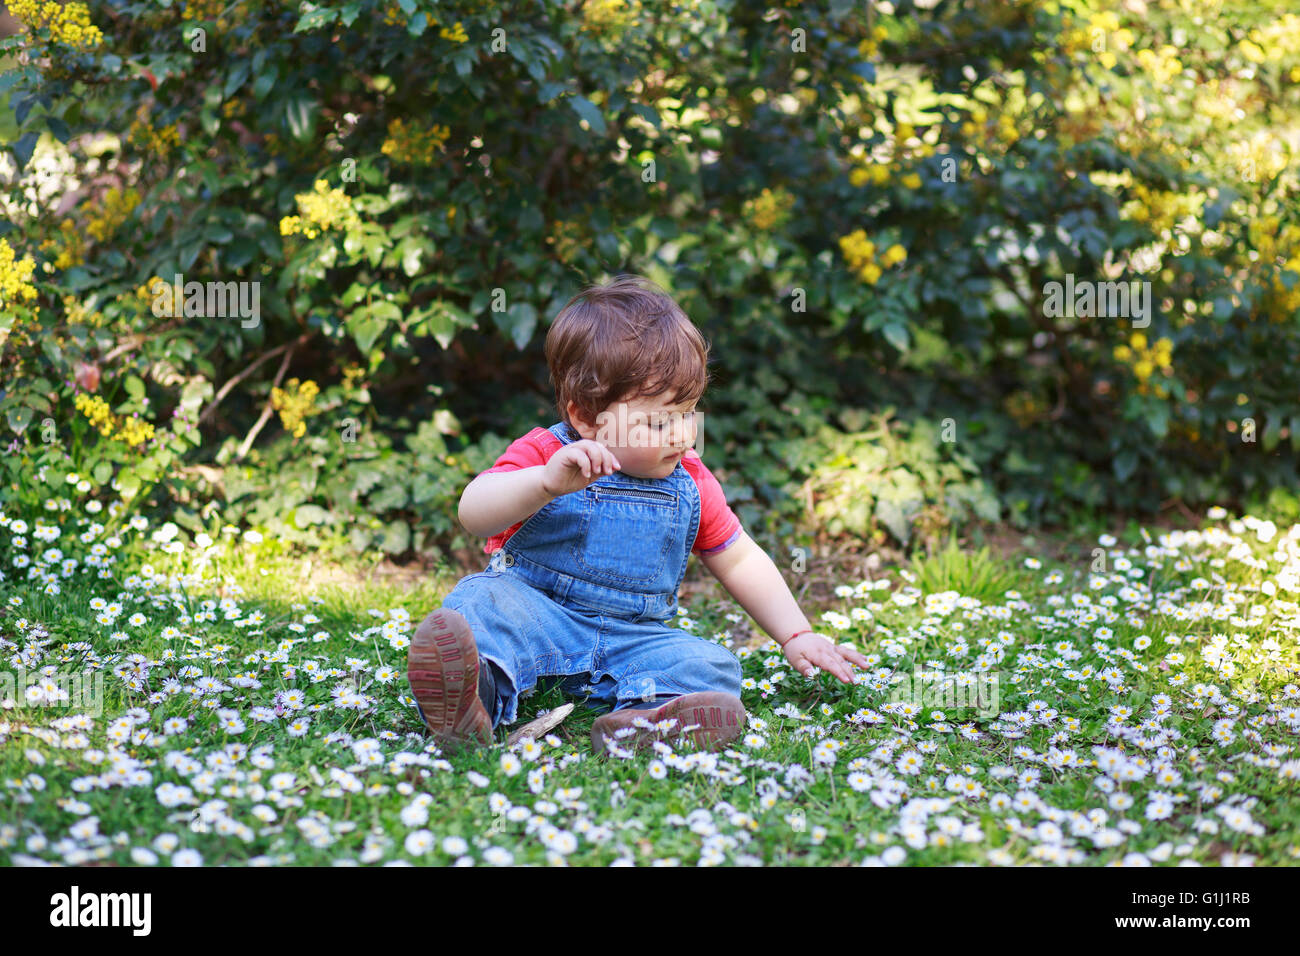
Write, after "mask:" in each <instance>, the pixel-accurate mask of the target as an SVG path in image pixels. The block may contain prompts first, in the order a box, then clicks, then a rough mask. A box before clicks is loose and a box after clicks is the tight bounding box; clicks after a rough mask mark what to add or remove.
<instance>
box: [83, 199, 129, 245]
mask: <svg viewBox="0 0 1300 956" xmlns="http://www.w3.org/2000/svg"><path fill="white" fill-rule="evenodd" d="M138 205H140V192H139V190H137V189H134V188H130V189H126V190H121V189H118V188H116V187H114V188H112V189H110V190H109V191H108V192H106V193H105V194H104V201H103V211H102V212H100V213H99V214H98V215H92V216H91V217H90V221H89V222H88V223H87V224H86V232H88V233H90V234H91V235H92V236H94V237H95V238H96V239H98V240H99V241H100V242H105V241H107V240H108V239H110V238H112V235H113V233H115V232H117V230H118V228H119V227H120V226H121V225H122V223H124V222H126V220H127V217H128V216H130V215H131V213H132V212H133V211H134V210H135V207H136V206H138Z"/></svg>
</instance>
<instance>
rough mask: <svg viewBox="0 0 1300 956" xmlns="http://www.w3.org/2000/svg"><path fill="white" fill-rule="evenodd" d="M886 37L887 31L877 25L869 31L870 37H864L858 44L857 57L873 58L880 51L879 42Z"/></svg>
mask: <svg viewBox="0 0 1300 956" xmlns="http://www.w3.org/2000/svg"><path fill="white" fill-rule="evenodd" d="M887 36H889V31H888V30H886V29H885V28H884V27H882V26H881V25H880V24H878V23H877V24H876V26H875V28H874V29H873V30H872V31H871V36H869V37H866V38H865V39H863V41H862V42H861V43H859V44H858V55H859V56H864V57H872V56H875V55H876V53H877V52H879V50H880V42H881V41H882V40H884V39H885V37H887Z"/></svg>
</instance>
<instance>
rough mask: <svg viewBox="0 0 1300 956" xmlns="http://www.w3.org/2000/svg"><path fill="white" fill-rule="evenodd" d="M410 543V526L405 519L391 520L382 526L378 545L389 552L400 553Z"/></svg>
mask: <svg viewBox="0 0 1300 956" xmlns="http://www.w3.org/2000/svg"><path fill="white" fill-rule="evenodd" d="M410 545H411V526H410V525H408V524H407V523H406V522H405V521H393V522H390V523H389V525H388V526H387V527H386V528H384V536H383V538H382V539H381V540H380V542H379V546H380V547H381V548H383V549H384V550H385V551H387V552H388V553H389V554H401V553H402V552H403V551H405V550H406V549H407V548H409V547H410Z"/></svg>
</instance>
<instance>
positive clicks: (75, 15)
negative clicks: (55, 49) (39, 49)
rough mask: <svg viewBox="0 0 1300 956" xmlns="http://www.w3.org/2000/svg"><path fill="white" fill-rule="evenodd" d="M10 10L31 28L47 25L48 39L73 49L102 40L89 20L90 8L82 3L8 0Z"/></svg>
mask: <svg viewBox="0 0 1300 956" xmlns="http://www.w3.org/2000/svg"><path fill="white" fill-rule="evenodd" d="M9 12H10V13H11V14H13V15H14V16H15V17H17V18H18V19H19V20H21V21H22V22H23V23H25V24H27V26H28V27H30V28H31V29H32V30H40V29H42V28H44V29H48V30H49V31H50V39H51V40H53V41H54V42H55V43H62V44H64V45H65V46H70V47H72V48H73V49H75V50H83V51H84V50H89V49H90V48H91V47H96V46H99V44H100V43H102V42H103V40H104V34H103V33H101V32H100V29H99V27H97V26H95V25H94V24H93V23H91V22H90V8H89V7H87V6H86V5H85V4H84V3H76V2H73V3H56V2H54V0H44V2H42V0H9Z"/></svg>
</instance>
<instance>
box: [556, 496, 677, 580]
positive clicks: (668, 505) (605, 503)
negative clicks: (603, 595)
mask: <svg viewBox="0 0 1300 956" xmlns="http://www.w3.org/2000/svg"><path fill="white" fill-rule="evenodd" d="M583 496H584V507H583V511H582V524H581V534H580V535H579V540H578V542H577V543H576V544H575V545H574V548H573V560H574V566H575V569H576V571H577V575H578V576H579V577H583V578H586V579H587V580H590V581H592V582H594V583H597V584H606V585H609V586H612V587H623V588H627V587H630V586H636V585H645V584H649V583H650V582H651V581H654V580H655V578H657V577H658V576H659V575H660V574H661V573H662V572H663V570H664V565H665V564H666V563H667V561H668V551H669V549H670V546H671V545H672V543H673V541H675V540H678V539H679V538H680V537H681V532H680V529H679V528H678V527H677V522H678V520H679V511H678V508H677V495H676V494H675V493H674V492H672V491H665V490H662V489H659V488H647V487H643V486H636V485H624V484H619V485H598V484H593V485H588V486H587V487H586V488H585V489H583Z"/></svg>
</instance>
